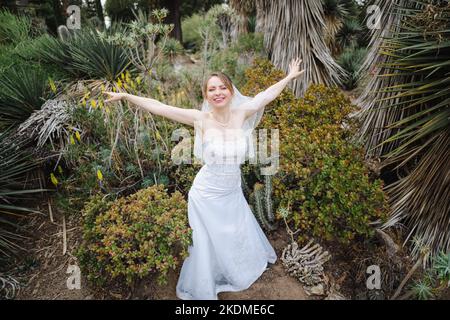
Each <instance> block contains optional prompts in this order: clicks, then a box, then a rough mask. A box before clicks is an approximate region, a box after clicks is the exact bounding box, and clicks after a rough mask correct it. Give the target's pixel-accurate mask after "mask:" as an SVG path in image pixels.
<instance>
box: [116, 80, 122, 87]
mask: <svg viewBox="0 0 450 320" xmlns="http://www.w3.org/2000/svg"><path fill="white" fill-rule="evenodd" d="M117 86H118V87H119V88H122V81H121V80H120V79H119V80H117Z"/></svg>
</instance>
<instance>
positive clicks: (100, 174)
mask: <svg viewBox="0 0 450 320" xmlns="http://www.w3.org/2000/svg"><path fill="white" fill-rule="evenodd" d="M97 178H98V180H100V181H102V180H103V174H102V172H101V171H100V169H97Z"/></svg>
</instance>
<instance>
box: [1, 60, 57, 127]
mask: <svg viewBox="0 0 450 320" xmlns="http://www.w3.org/2000/svg"><path fill="white" fill-rule="evenodd" d="M49 95H50V90H49V87H48V78H47V75H46V74H45V73H44V72H43V71H42V70H40V69H34V68H25V67H23V66H15V67H14V68H9V69H8V70H7V71H5V72H3V73H2V74H1V75H0V128H3V129H4V128H6V127H9V126H10V125H17V124H19V123H21V122H22V121H24V120H25V119H27V118H28V117H29V116H30V114H31V113H32V112H33V111H34V110H37V109H39V108H40V107H41V106H42V104H43V103H44V101H45V98H47V97H48V96H49Z"/></svg>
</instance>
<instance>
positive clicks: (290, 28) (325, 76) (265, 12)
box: [257, 0, 346, 95]
mask: <svg viewBox="0 0 450 320" xmlns="http://www.w3.org/2000/svg"><path fill="white" fill-rule="evenodd" d="M257 12H259V13H258V17H259V19H258V30H259V31H261V30H262V31H263V32H264V44H265V47H266V49H267V51H268V52H269V55H270V56H271V61H272V63H273V64H274V65H275V66H276V67H277V68H279V69H282V70H285V71H288V70H287V68H288V66H289V63H290V61H291V60H292V59H293V58H295V57H300V58H301V59H303V63H302V64H303V68H304V69H305V73H304V74H303V76H302V78H301V79H298V80H295V81H294V84H293V90H294V92H295V94H297V95H302V94H303V93H304V92H305V91H306V89H307V88H308V86H309V85H310V84H311V83H323V84H325V85H340V84H341V82H342V78H343V77H344V76H345V74H346V72H345V70H344V69H342V68H341V67H340V66H339V65H338V64H337V63H336V62H335V60H334V59H333V57H332V55H331V52H330V49H329V48H328V46H327V45H326V43H325V36H324V35H325V20H324V12H323V7H322V3H321V2H320V1H316V0H302V1H297V0H279V1H267V0H258V1H257Z"/></svg>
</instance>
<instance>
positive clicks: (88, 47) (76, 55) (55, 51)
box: [37, 28, 130, 81]
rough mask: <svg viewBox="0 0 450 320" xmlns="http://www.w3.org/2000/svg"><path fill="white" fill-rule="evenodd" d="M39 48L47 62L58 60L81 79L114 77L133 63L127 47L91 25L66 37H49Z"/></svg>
mask: <svg viewBox="0 0 450 320" xmlns="http://www.w3.org/2000/svg"><path fill="white" fill-rule="evenodd" d="M37 51H38V54H39V56H40V57H41V59H42V60H43V61H44V62H46V63H49V64H56V65H58V66H59V67H61V68H63V69H64V70H67V71H68V72H70V73H72V74H73V75H74V77H75V78H78V79H84V78H90V79H106V80H108V81H114V80H115V79H116V78H117V77H118V76H119V75H120V74H121V73H123V72H124V71H125V69H127V67H128V66H129V65H130V60H129V58H128V56H127V53H126V51H125V49H123V48H121V47H120V46H118V45H116V44H114V43H112V42H109V41H107V40H106V39H103V38H102V37H100V36H99V35H98V34H97V33H96V31H95V30H91V29H89V28H88V29H86V30H81V31H79V32H76V33H75V34H74V35H73V36H71V37H69V38H67V39H66V40H64V41H63V40H60V39H56V38H52V37H47V38H46V39H43V41H41V43H40V44H39V46H38V48H37Z"/></svg>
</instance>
